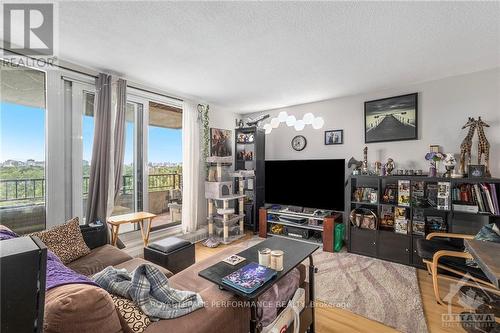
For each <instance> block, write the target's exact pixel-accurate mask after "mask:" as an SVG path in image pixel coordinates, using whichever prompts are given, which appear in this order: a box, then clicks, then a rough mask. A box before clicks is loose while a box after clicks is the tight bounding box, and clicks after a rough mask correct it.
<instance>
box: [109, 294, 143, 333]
mask: <svg viewBox="0 0 500 333" xmlns="http://www.w3.org/2000/svg"><path fill="white" fill-rule="evenodd" d="M111 298H112V299H113V303H114V304H115V307H116V309H117V310H118V313H120V316H121V319H122V321H123V322H125V325H126V326H127V327H123V324H122V328H124V329H127V328H128V330H129V331H132V332H134V333H141V332H144V330H145V329H146V328H147V327H148V326H149V324H151V320H150V319H149V317H148V316H146V315H145V314H144V312H142V310H141V309H140V308H139V307H138V306H137V304H135V303H134V301H132V300H129V299H126V298H125V297H121V296H116V295H111Z"/></svg>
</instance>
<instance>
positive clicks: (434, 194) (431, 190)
mask: <svg viewBox="0 0 500 333" xmlns="http://www.w3.org/2000/svg"><path fill="white" fill-rule="evenodd" d="M426 192H427V202H428V204H429V206H431V207H437V203H438V202H437V201H438V200H437V198H438V185H437V184H435V183H430V184H427V189H426Z"/></svg>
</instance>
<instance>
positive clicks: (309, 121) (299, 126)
mask: <svg viewBox="0 0 500 333" xmlns="http://www.w3.org/2000/svg"><path fill="white" fill-rule="evenodd" d="M282 123H285V124H286V125H287V126H288V127H292V126H293V128H295V130H296V131H302V130H303V129H304V128H305V127H306V125H311V126H312V128H314V129H321V128H323V126H324V125H325V120H324V119H323V118H322V117H316V116H314V114H312V113H310V112H308V113H306V114H304V116H303V117H302V119H297V118H295V116H293V115H289V114H288V113H287V112H286V111H281V112H280V113H279V114H278V116H277V117H275V118H271V121H270V122H269V123H267V124H264V126H263V128H264V130H265V132H266V134H271V132H272V131H273V129H274V128H278V127H279V126H280V125H281V124H282Z"/></svg>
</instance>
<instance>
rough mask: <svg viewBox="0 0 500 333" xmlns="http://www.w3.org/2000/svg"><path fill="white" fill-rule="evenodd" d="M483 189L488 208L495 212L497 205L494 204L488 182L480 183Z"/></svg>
mask: <svg viewBox="0 0 500 333" xmlns="http://www.w3.org/2000/svg"><path fill="white" fill-rule="evenodd" d="M479 186H481V189H482V191H483V196H484V199H485V200H484V201H485V206H486V207H487V208H488V210H489V212H490V213H491V214H495V207H494V206H493V199H492V198H491V193H490V188H489V186H488V184H485V183H480V184H479Z"/></svg>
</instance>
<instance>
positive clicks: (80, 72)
mask: <svg viewBox="0 0 500 333" xmlns="http://www.w3.org/2000/svg"><path fill="white" fill-rule="evenodd" d="M0 49H1V50H3V51H6V52H8V53H12V54H14V55H18V56H21V57H27V58H30V59H33V60H36V58H33V57H31V56H27V55H24V54H22V53H18V52H14V51H12V50H6V49H4V48H3V47H1V48H0ZM53 66H56V67H58V68H61V69H64V70H67V71H70V72H73V73H78V74H82V75H86V76H89V77H93V78H97V75H94V74H90V73H88V72H84V71H80V70H77V69H74V68H69V67H66V66H63V65H59V64H54V65H53ZM127 86H128V87H130V88H133V89H137V90H140V91H142V92H147V93H151V94H155V95H158V96H162V97H167V98H170V99H173V100H176V101H179V102H183V101H184V100H182V99H180V98H177V97H173V96H169V95H165V94H162V93H159V92H156V91H152V90H148V89H145V88H141V87H138V86H134V85H132V84H127Z"/></svg>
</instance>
